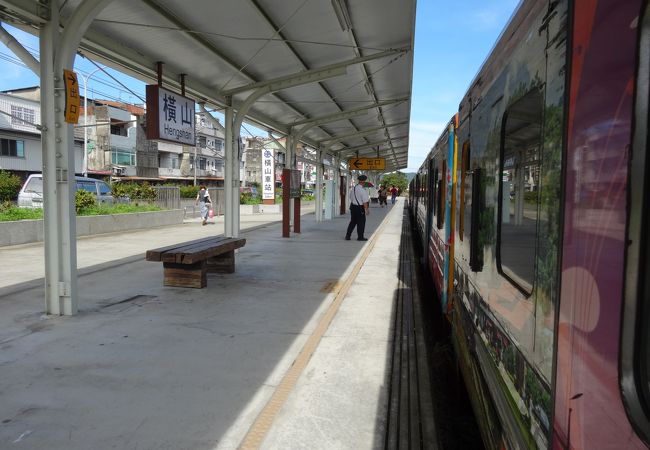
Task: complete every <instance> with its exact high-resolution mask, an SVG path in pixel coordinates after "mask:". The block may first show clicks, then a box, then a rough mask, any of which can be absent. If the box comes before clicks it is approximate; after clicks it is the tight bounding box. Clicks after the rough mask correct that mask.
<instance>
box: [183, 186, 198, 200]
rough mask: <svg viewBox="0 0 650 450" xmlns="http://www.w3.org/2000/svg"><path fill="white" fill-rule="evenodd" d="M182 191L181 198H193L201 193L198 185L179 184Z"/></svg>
mask: <svg viewBox="0 0 650 450" xmlns="http://www.w3.org/2000/svg"><path fill="white" fill-rule="evenodd" d="M179 188H180V191H181V198H191V199H195V198H196V194H198V193H199V187H198V186H179Z"/></svg>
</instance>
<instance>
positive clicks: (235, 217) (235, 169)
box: [231, 126, 242, 237]
mask: <svg viewBox="0 0 650 450" xmlns="http://www.w3.org/2000/svg"><path fill="white" fill-rule="evenodd" d="M239 128H241V127H239ZM239 128H236V129H235V127H234V126H233V133H232V156H233V157H232V205H233V206H232V222H231V223H232V237H239V225H240V222H239V212H240V207H239V184H240V183H239V178H240V177H239V163H240V160H241V157H242V155H241V153H240V151H239V149H240V146H239V139H240V136H239Z"/></svg>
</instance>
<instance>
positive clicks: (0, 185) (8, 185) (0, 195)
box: [0, 170, 23, 202]
mask: <svg viewBox="0 0 650 450" xmlns="http://www.w3.org/2000/svg"><path fill="white" fill-rule="evenodd" d="M22 184H23V183H22V181H21V180H20V177H18V176H17V175H14V174H12V173H10V172H7V171H6V170H0V202H6V201H9V200H15V199H16V198H18V192H20V187H21V186H22Z"/></svg>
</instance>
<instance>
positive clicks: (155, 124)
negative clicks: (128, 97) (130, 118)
mask: <svg viewBox="0 0 650 450" xmlns="http://www.w3.org/2000/svg"><path fill="white" fill-rule="evenodd" d="M194 108H195V103H194V100H192V99H190V98H187V97H183V96H182V95H180V94H177V93H175V92H172V91H169V90H167V89H163V88H162V87H160V86H158V85H155V84H153V85H148V86H147V139H151V140H157V141H167V142H173V143H174V144H185V145H192V146H194V145H196V137H195V134H194V133H195V132H194V128H195V127H194V125H195V123H194V121H195V118H194Z"/></svg>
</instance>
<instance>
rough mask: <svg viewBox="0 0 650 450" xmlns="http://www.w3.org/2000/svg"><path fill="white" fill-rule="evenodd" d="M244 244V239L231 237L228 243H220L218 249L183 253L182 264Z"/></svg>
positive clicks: (234, 248)
mask: <svg viewBox="0 0 650 450" xmlns="http://www.w3.org/2000/svg"><path fill="white" fill-rule="evenodd" d="M245 244H246V239H232V240H231V241H230V242H228V243H224V244H221V245H220V246H219V248H218V249H214V248H211V249H206V250H204V251H202V252H196V253H191V254H188V255H184V257H183V263H184V264H193V263H195V262H198V261H201V260H204V259H208V258H212V257H215V256H217V255H220V254H222V253H227V252H230V251H233V250H236V249H238V248H241V247H243V246H244V245H245Z"/></svg>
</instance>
